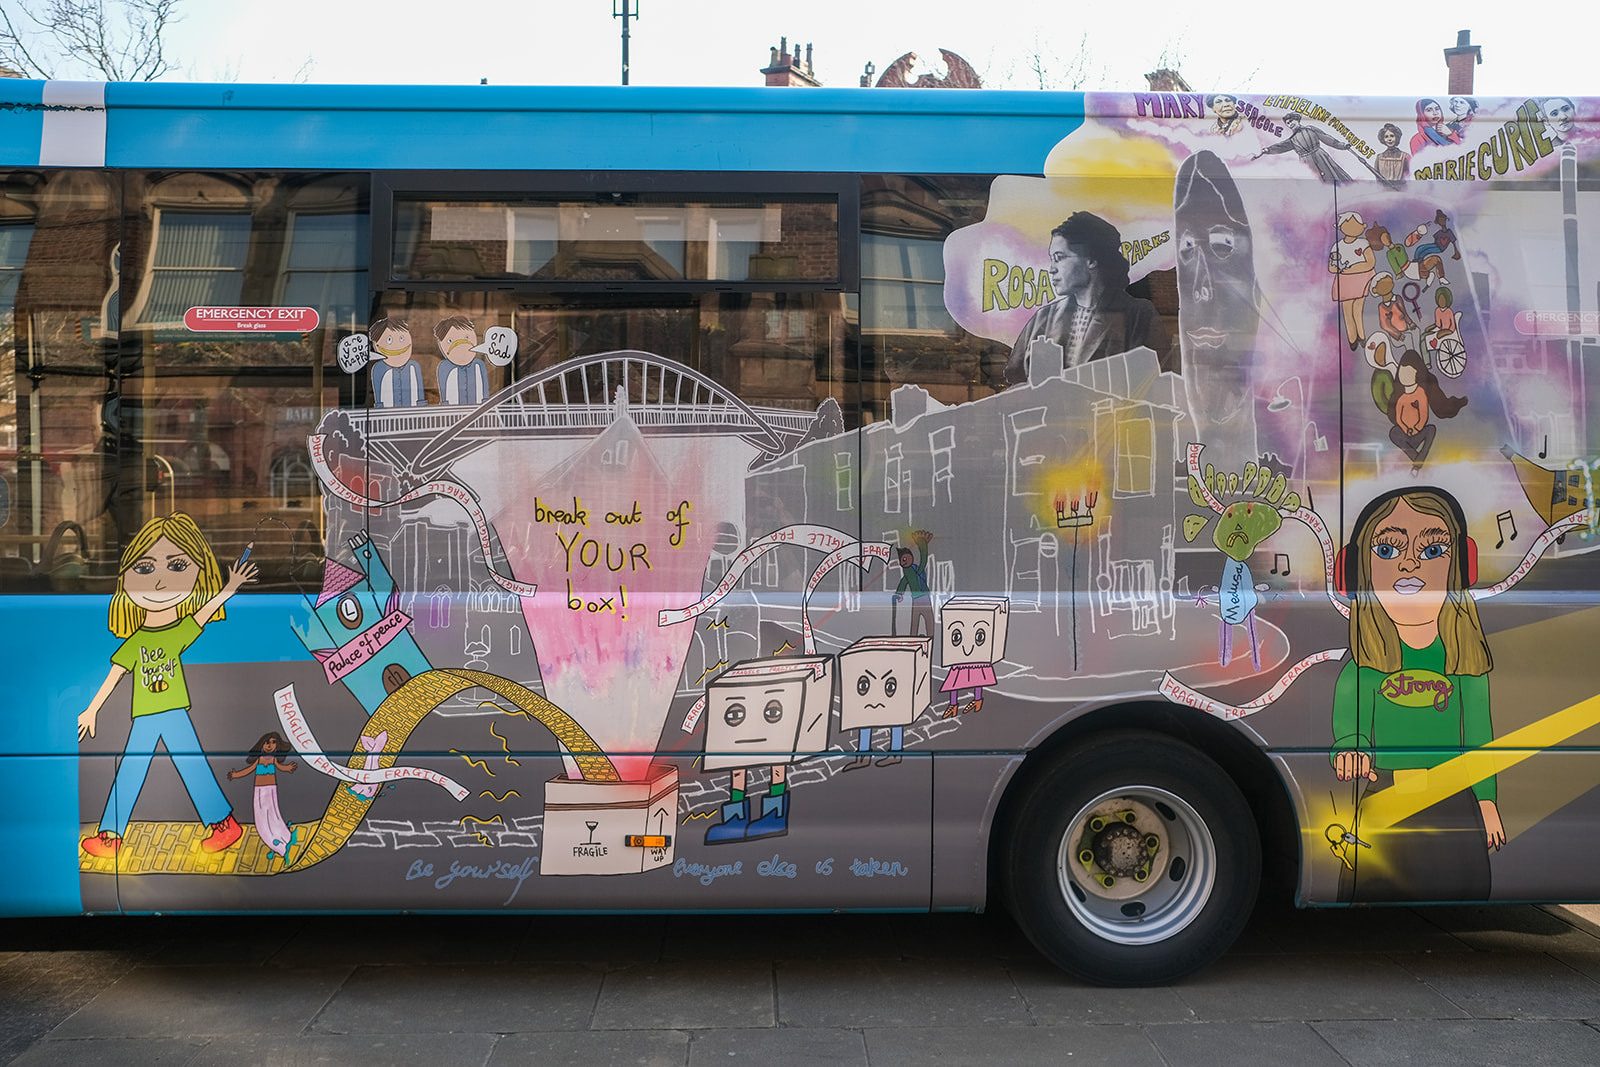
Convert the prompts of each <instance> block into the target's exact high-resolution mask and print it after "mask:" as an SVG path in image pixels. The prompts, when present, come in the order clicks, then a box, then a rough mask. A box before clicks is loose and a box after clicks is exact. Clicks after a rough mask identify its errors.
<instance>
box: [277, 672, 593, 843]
mask: <svg viewBox="0 0 1600 1067" xmlns="http://www.w3.org/2000/svg"><path fill="white" fill-rule="evenodd" d="M474 686H481V687H482V688H484V689H487V690H489V691H490V692H492V693H494V694H496V695H497V696H499V697H501V698H503V699H505V700H507V701H509V702H510V703H511V704H512V705H514V706H515V707H516V708H518V709H519V710H520V711H523V712H525V713H526V714H527V715H529V716H530V717H532V718H534V719H537V720H538V721H539V722H541V723H542V724H544V726H545V727H546V728H547V729H549V731H550V732H551V733H552V734H554V735H555V738H556V741H557V742H559V743H560V744H561V746H562V747H563V748H564V749H565V750H566V751H567V752H568V753H570V754H571V755H572V759H573V761H574V762H575V763H576V764H577V765H578V772H579V774H580V775H581V776H582V777H583V778H584V780H586V781H591V782H616V781H621V775H619V774H618V773H617V769H616V767H615V766H614V765H613V764H612V762H611V760H610V759H609V758H608V757H607V756H606V755H605V754H604V753H603V752H601V751H600V746H599V745H598V744H596V743H595V741H594V739H593V738H592V737H590V736H589V732H588V731H587V730H585V729H584V728H583V727H582V726H581V725H580V724H579V723H578V722H577V721H576V720H575V719H573V718H572V717H571V716H570V715H568V714H567V713H566V712H564V711H562V710H561V709H560V708H558V707H556V705H554V704H552V703H551V702H550V701H548V700H546V699H545V698H544V697H542V696H540V695H539V694H537V693H535V692H533V691H532V690H530V689H528V688H527V687H526V686H522V685H518V684H517V683H516V682H513V681H511V680H510V679H507V678H502V677H500V676H499V675H497V674H489V673H488V672H486V671H474V670H468V669H466V668H464V667H445V668H441V669H438V670H431V671H424V672H423V673H421V674H418V675H416V676H414V677H412V678H410V679H408V680H407V681H406V683H405V684H404V685H402V686H401V687H400V688H399V689H396V690H395V691H394V692H392V693H390V694H389V695H388V696H386V697H384V698H383V702H382V703H381V704H379V705H378V708H377V710H376V711H374V712H373V713H372V718H371V719H369V720H368V721H367V726H366V729H365V731H363V733H364V735H365V736H369V737H375V736H378V735H379V734H382V733H385V732H387V733H388V735H389V738H388V742H387V743H386V744H385V745H384V746H383V750H382V751H381V752H379V753H378V754H377V756H378V766H377V769H376V770H375V771H368V770H367V769H366V765H367V758H368V757H369V756H371V755H373V753H371V752H368V751H367V750H366V749H365V748H363V747H362V746H361V745H360V743H359V742H358V743H357V744H356V747H355V749H354V750H353V751H352V752H351V753H350V758H349V760H348V762H347V763H346V765H345V767H344V768H342V769H341V770H340V772H339V773H338V774H336V775H335V777H343V776H345V775H348V776H349V777H350V778H351V779H353V780H355V781H358V782H362V781H365V782H371V781H382V780H384V779H373V778H370V777H366V776H369V775H372V774H381V773H382V772H383V771H385V770H388V769H390V768H394V763H395V759H396V758H397V757H398V756H399V755H400V752H401V750H402V749H404V748H405V746H406V741H407V740H409V739H410V737H411V731H412V730H414V729H416V726H417V724H418V723H420V722H421V721H422V720H423V719H424V718H426V717H427V716H428V714H429V713H430V712H432V711H433V710H434V709H435V708H437V707H439V705H441V704H443V703H445V701H447V700H450V699H451V698H452V697H454V696H456V695H457V694H458V693H462V692H465V691H466V690H468V689H471V688H472V687H474ZM284 692H288V693H289V694H290V695H291V696H292V695H293V687H292V686H290V687H288V688H287V689H286V690H279V694H280V695H281V694H283V693H284ZM281 711H282V707H281V702H280V715H281ZM301 725H302V726H304V722H303V720H302V722H301ZM284 728H285V732H286V733H287V734H288V735H289V737H290V738H291V740H294V739H295V738H296V732H295V730H294V729H293V728H291V726H290V722H289V721H288V720H287V719H285V720H284ZM303 736H304V737H306V738H307V739H308V740H307V741H306V742H304V743H303V744H304V747H303V748H302V749H301V755H302V756H303V757H304V758H305V759H306V760H307V762H310V760H311V752H312V751H314V750H316V739H315V738H312V737H310V731H309V730H306V731H304V734H303ZM295 743H296V745H297V747H299V746H300V745H301V744H302V742H299V741H297V740H296V741H295ZM398 769H400V770H406V771H410V772H412V773H410V774H406V775H402V776H399V777H416V778H422V777H424V769H423V768H398ZM425 773H426V774H432V773H434V772H431V771H429V772H425ZM439 778H440V779H443V781H445V782H449V779H447V778H444V776H443V775H439ZM429 780H431V779H429ZM436 784H439V783H436ZM450 784H451V785H454V784H455V783H453V782H451V783H450ZM456 788H458V789H459V788H460V787H459V786H456ZM457 799H460V798H459V797H458V798H457ZM372 801H373V798H372V797H363V796H358V795H357V794H354V793H352V792H351V791H350V790H348V789H338V790H335V792H334V794H333V799H332V800H330V801H329V802H328V809H327V811H325V812H324V813H323V815H322V819H321V821H320V822H318V824H317V829H316V832H315V833H313V834H312V835H311V840H310V841H307V842H306V843H305V845H304V846H303V847H302V848H301V850H300V852H299V854H298V855H297V856H296V857H295V860H294V862H293V863H292V864H290V865H289V866H288V867H287V868H285V870H287V871H301V870H305V869H306V868H307V867H312V866H315V865H316V864H318V863H321V862H322V861H323V860H325V859H327V858H328V857H329V856H332V855H333V854H334V853H336V852H338V851H339V850H340V849H341V848H343V847H344V844H345V842H346V841H349V840H350V835H351V834H353V833H355V832H356V830H357V829H358V828H359V827H360V825H361V820H362V818H363V817H365V815H366V813H367V809H368V808H369V807H371V806H372Z"/></svg>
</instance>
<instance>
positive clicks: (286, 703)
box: [272, 685, 468, 800]
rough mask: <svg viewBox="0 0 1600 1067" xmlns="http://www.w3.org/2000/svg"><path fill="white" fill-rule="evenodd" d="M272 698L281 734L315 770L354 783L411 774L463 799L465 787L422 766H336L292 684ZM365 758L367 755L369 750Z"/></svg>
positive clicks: (397, 778)
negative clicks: (325, 752) (281, 727)
mask: <svg viewBox="0 0 1600 1067" xmlns="http://www.w3.org/2000/svg"><path fill="white" fill-rule="evenodd" d="M272 700H273V703H275V704H276V705H277V706H278V722H280V723H281V724H282V725H283V732H284V736H286V737H287V738H288V739H289V741H290V743H291V744H292V745H293V746H294V749H295V751H296V752H298V753H300V758H301V759H303V760H305V761H306V763H307V764H308V765H309V766H310V767H311V769H312V770H314V771H316V772H317V773H318V774H323V775H327V776H328V777H329V778H337V779H339V780H340V781H342V782H354V783H355V784H357V785H385V784H387V783H389V782H400V781H405V780H406V779H410V778H415V779H418V780H420V781H424V782H428V783H429V784H431V785H436V786H438V787H439V788H440V789H443V790H445V791H446V792H448V793H449V794H450V795H451V796H453V797H455V798H456V799H457V800H465V799H467V793H468V790H467V789H466V787H465V786H463V785H461V784H460V783H458V782H457V781H456V780H455V779H453V778H449V777H447V776H445V775H443V774H440V773H439V772H438V771H432V770H429V769H427V768H426V767H379V768H377V769H373V770H368V769H367V768H366V766H365V765H364V764H363V765H362V766H360V767H339V766H337V765H336V764H334V763H333V761H331V760H330V759H328V757H327V756H324V755H323V754H322V746H321V745H319V744H317V738H316V735H315V734H313V733H312V732H311V724H310V723H308V722H306V716H305V712H303V711H301V710H300V701H299V698H297V697H296V696H295V692H294V686H293V685H286V686H284V687H283V688H282V689H280V690H278V691H277V692H276V693H274V694H272ZM368 758H369V759H370V758H371V753H370V752H369V753H368Z"/></svg>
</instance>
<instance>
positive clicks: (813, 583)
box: [800, 541, 889, 656]
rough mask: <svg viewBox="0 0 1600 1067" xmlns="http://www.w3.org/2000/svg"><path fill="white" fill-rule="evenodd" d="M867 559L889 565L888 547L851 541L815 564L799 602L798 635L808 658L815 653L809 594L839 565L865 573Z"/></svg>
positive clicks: (882, 544) (867, 542)
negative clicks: (815, 566)
mask: <svg viewBox="0 0 1600 1067" xmlns="http://www.w3.org/2000/svg"><path fill="white" fill-rule="evenodd" d="M869 559H880V560H882V561H883V562H884V565H885V566H887V565H888V563H889V546H888V545H887V544H885V543H883V542H882V541H866V542H863V541H852V542H850V543H849V544H848V545H844V546H843V547H841V548H836V549H834V550H833V551H832V552H829V553H828V554H827V555H826V556H824V557H823V558H822V562H821V563H818V564H817V569H816V570H814V571H812V572H811V579H810V580H809V581H808V582H806V593H805V596H804V597H803V598H802V599H801V601H800V634H801V637H802V639H803V641H802V645H803V647H804V649H805V653H806V655H808V656H814V655H816V653H817V641H816V637H815V636H814V635H813V633H812V631H811V594H812V593H814V592H815V591H816V588H817V586H818V585H819V584H820V583H821V582H822V579H823V578H824V577H826V576H827V574H828V572H830V571H832V570H833V569H834V568H835V567H837V566H838V565H839V564H841V563H845V562H847V561H848V562H850V563H854V564H855V565H856V566H857V567H859V568H861V571H862V573H865V572H866V570H867V568H869V567H870V566H872V564H870V563H868V562H867V561H868V560H869Z"/></svg>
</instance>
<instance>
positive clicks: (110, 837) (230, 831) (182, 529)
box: [78, 511, 295, 859]
mask: <svg viewBox="0 0 1600 1067" xmlns="http://www.w3.org/2000/svg"><path fill="white" fill-rule="evenodd" d="M246 555H248V553H246ZM255 577H256V566H255V564H253V563H251V562H249V560H248V559H247V558H245V557H241V558H240V559H239V560H238V562H236V563H234V564H233V565H232V566H230V567H229V568H228V573H227V577H226V579H224V577H223V574H222V569H221V567H220V566H219V565H218V563H217V557H216V554H215V553H214V552H212V550H211V546H210V545H209V544H208V543H207V542H206V538H205V535H204V534H203V533H201V532H200V527H199V526H198V525H197V524H196V523H195V521H194V519H193V518H191V517H190V516H189V515H187V514H185V513H183V512H181V511H180V512H174V513H173V514H171V515H166V516H160V517H157V518H153V519H151V520H150V521H149V522H146V523H145V524H144V525H143V526H142V527H141V528H140V529H139V532H138V533H136V534H135V535H134V536H133V538H132V539H131V540H129V542H128V544H127V546H126V547H125V548H124V549H123V551H122V557H121V561H120V563H119V565H118V568H117V586H116V590H115V592H114V593H113V594H112V597H111V607H110V613H109V620H108V624H109V627H110V630H111V633H112V635H113V636H115V637H118V638H121V639H122V644H121V645H119V646H118V647H117V649H116V651H115V652H113V653H112V654H111V669H110V671H109V672H107V674H106V678H105V681H104V682H103V683H101V686H100V689H99V691H98V692H96V693H95V695H94V698H93V699H92V700H90V702H89V706H88V707H87V708H85V709H84V711H83V713H82V714H81V715H79V716H78V739H79V740H80V741H81V740H83V739H84V738H92V737H94V736H95V734H96V733H97V732H98V730H99V725H100V722H99V717H100V711H101V709H102V708H103V707H104V706H105V703H106V701H107V700H108V699H110V697H111V695H112V693H113V692H115V691H116V689H117V687H118V686H119V685H120V684H121V682H122V679H123V678H124V677H127V676H130V675H131V676H132V678H133V698H132V707H131V713H132V724H131V728H130V730H129V732H128V740H127V743H126V744H125V745H124V746H123V751H122V757H121V759H120V760H119V761H118V763H117V773H116V778H115V780H114V781H113V783H112V786H111V793H110V795H109V796H108V797H107V798H106V805H105V810H104V813H103V814H102V815H101V817H100V824H99V828H98V830H97V832H95V833H93V834H91V835H89V836H88V837H85V838H84V839H83V840H82V841H81V842H80V847H82V849H83V851H84V852H86V853H87V854H89V855H90V856H94V857H98V858H114V857H116V856H117V855H118V854H119V853H120V852H121V850H122V845H123V839H124V837H125V836H126V835H127V832H128V823H129V821H130V820H131V819H132V817H133V810H134V807H135V805H136V804H137V803H138V800H139V794H140V792H141V791H142V790H143V789H144V783H145V778H146V776H147V775H148V773H149V771H150V764H151V761H152V760H153V759H154V758H155V754H156V749H157V748H158V747H160V746H162V745H165V746H166V750H167V758H168V759H170V760H171V761H172V765H173V768H174V769H175V770H176V771H177V772H178V777H179V779H180V780H181V781H182V782H183V786H184V789H185V790H187V792H188V794H189V799H190V801H191V802H192V803H193V804H194V807H195V812H196V814H197V815H198V816H199V818H200V822H201V823H202V824H203V825H204V826H205V828H206V830H207V833H206V835H205V837H204V838H203V839H202V840H201V842H200V848H201V849H202V850H203V851H205V852H222V851H224V850H226V849H228V848H231V847H233V846H234V845H236V844H238V842H239V840H240V838H242V837H243V836H244V828H243V827H242V826H240V825H239V821H238V820H237V819H236V818H234V815H233V805H232V804H230V803H229V801H228V798H227V797H226V796H225V795H224V794H223V792H222V788H221V787H220V786H219V785H218V784H217V779H216V776H215V775H214V774H213V773H212V771H211V766H210V764H209V763H208V762H207V761H206V757H205V753H204V750H203V749H202V747H201V745H200V738H199V736H198V735H197V734H196V733H195V728H194V722H193V720H192V719H191V718H190V714H189V713H190V711H191V709H192V701H191V699H190V696H189V686H188V682H187V679H186V678H185V676H184V671H183V654H184V653H185V652H186V651H187V650H188V649H189V647H190V646H191V645H193V644H194V643H195V641H196V640H198V639H199V637H200V635H201V633H202V632H203V631H204V630H205V628H206V626H208V625H210V624H211V623H213V622H220V621H222V620H223V619H224V618H226V616H227V611H226V608H225V605H226V604H227V602H228V601H229V600H230V599H232V598H233V596H234V594H236V593H237V592H238V591H239V590H240V589H241V588H242V587H243V586H245V585H247V584H249V583H251V582H253V581H255ZM289 755H290V749H289V746H288V744H287V743H286V742H285V741H284V739H283V738H282V736H280V735H279V734H277V733H268V734H266V735H264V736H263V737H262V738H261V739H260V740H259V741H257V742H256V744H255V746H254V747H253V748H252V749H251V751H250V755H249V759H248V762H247V763H246V764H245V766H244V767H243V768H241V769H239V770H236V771H232V772H230V773H229V775H228V777H229V778H230V779H233V778H242V777H245V776H247V775H251V774H252V773H253V774H254V777H255V788H254V790H253V794H254V808H255V820H256V822H255V825H256V831H257V833H258V835H259V836H260V837H261V840H262V842H263V843H264V844H265V845H266V846H267V848H268V849H269V850H270V851H272V852H273V853H275V854H276V855H277V856H279V857H280V858H283V859H286V858H287V856H288V852H289V849H290V847H291V846H292V844H293V843H294V834H293V832H292V830H291V829H290V828H289V826H288V824H287V823H285V822H284V819H283V816H282V814H281V813H280V812H279V809H278V792H277V772H278V771H279V770H282V771H284V772H285V773H292V772H293V771H294V769H295V764H293V763H292V762H289V760H288V756H289Z"/></svg>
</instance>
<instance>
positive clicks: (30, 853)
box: [0, 595, 116, 915]
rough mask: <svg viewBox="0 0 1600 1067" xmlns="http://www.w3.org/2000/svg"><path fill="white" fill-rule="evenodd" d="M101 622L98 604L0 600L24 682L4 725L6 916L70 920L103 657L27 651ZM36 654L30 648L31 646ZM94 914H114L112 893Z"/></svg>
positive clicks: (81, 650) (2, 900)
mask: <svg viewBox="0 0 1600 1067" xmlns="http://www.w3.org/2000/svg"><path fill="white" fill-rule="evenodd" d="M89 612H92V613H95V614H98V615H100V616H102V617H103V616H104V612H105V609H104V605H103V602H101V601H99V600H98V598H93V597H76V596H51V595H39V596H7V597H0V632H4V633H5V634H7V635H9V640H8V642H7V644H8V645H9V649H8V653H7V657H6V658H7V662H8V663H9V664H10V669H9V672H8V673H10V675H11V678H12V680H13V682H14V683H18V685H17V691H16V693H15V701H14V703H13V705H12V707H13V713H12V714H7V715H3V716H0V768H3V771H0V840H3V841H5V843H6V851H7V853H8V854H9V855H11V856H12V857H13V865H12V867H11V871H12V873H11V874H10V875H9V876H8V877H6V878H5V879H3V880H0V913H3V914H7V915H71V914H76V913H77V912H79V911H82V910H83V908H84V901H83V900H82V898H81V897H80V895H79V890H78V863H77V851H78V847H77V839H78V763H79V757H78V753H77V748H78V744H77V741H78V739H77V733H76V731H77V717H78V713H79V712H80V711H82V710H83V706H84V705H85V704H87V703H88V701H89V698H90V696H92V695H93V688H94V685H95V684H96V683H95V682H93V681H90V680H89V679H90V677H91V676H92V675H94V674H95V673H96V672H99V671H100V670H101V664H103V662H104V660H103V658H102V657H103V655H104V652H103V650H102V649H100V648H98V647H97V646H95V645H94V643H93V642H85V641H79V640H60V639H57V640H54V641H52V640H50V639H49V638H48V637H44V639H43V640H39V639H38V638H37V637H36V638H35V640H34V641H32V642H28V640H27V639H28V636H29V635H49V634H59V635H67V634H77V633H82V632H84V631H83V627H82V620H83V619H84V618H85V617H86V614H85V613H89ZM30 644H31V645H32V648H31V649H30V648H29V647H28V645H30ZM91 906H92V907H93V908H95V909H97V910H100V909H114V908H115V907H116V899H115V893H114V890H113V892H112V894H111V895H110V896H109V897H104V898H102V899H100V900H98V901H96V902H95V903H94V904H93V905H91Z"/></svg>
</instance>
